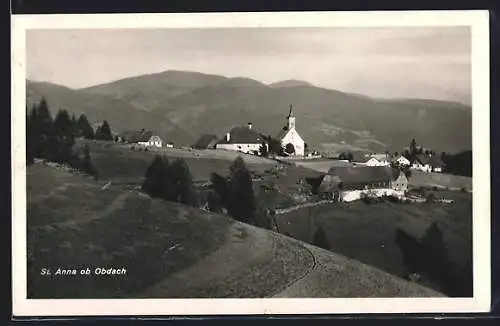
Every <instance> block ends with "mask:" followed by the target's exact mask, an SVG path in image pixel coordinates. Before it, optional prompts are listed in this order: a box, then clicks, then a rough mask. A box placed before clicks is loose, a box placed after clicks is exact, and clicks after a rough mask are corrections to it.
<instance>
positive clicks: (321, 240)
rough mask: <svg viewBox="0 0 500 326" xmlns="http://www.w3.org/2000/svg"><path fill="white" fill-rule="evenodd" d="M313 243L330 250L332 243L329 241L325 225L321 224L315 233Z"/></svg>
mask: <svg viewBox="0 0 500 326" xmlns="http://www.w3.org/2000/svg"><path fill="white" fill-rule="evenodd" d="M313 244H314V245H315V246H317V247H320V248H323V249H326V250H330V244H329V243H328V239H327V238H326V235H325V231H324V230H323V227H322V226H320V227H319V228H318V230H316V233H314V240H313Z"/></svg>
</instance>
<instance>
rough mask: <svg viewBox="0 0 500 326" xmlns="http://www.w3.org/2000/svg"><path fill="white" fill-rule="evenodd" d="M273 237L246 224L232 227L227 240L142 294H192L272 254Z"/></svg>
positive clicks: (173, 295)
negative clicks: (208, 253) (210, 252)
mask: <svg viewBox="0 0 500 326" xmlns="http://www.w3.org/2000/svg"><path fill="white" fill-rule="evenodd" d="M272 246H273V239H272V237H271V236H270V233H269V232H265V231H264V230H257V232H248V229H247V228H246V227H244V226H243V225H242V224H239V223H235V224H234V225H232V226H231V227H230V229H229V235H228V239H227V243H226V244H225V245H224V246H222V247H221V248H219V249H218V250H217V251H215V252H214V253H212V254H210V255H209V256H207V257H205V258H204V259H202V260H201V261H200V262H198V263H197V264H195V265H193V266H191V267H189V268H187V269H185V270H182V271H180V272H178V273H175V274H173V275H171V276H169V277H167V278H166V279H165V280H164V281H162V282H160V283H158V284H155V285H154V286H152V287H150V288H148V289H146V290H145V291H144V292H143V293H142V295H141V297H148V298H151V297H153V298H154V297H185V298H187V297H190V296H192V295H196V293H199V292H200V291H202V290H200V289H203V288H205V287H207V285H209V284H213V283H216V282H218V281H220V280H225V279H227V278H229V277H230V276H231V275H235V274H238V273H241V271H242V270H243V269H245V268H246V267H247V266H248V265H250V264H252V263H255V262H257V261H259V260H262V259H267V258H270V257H268V256H269V248H272Z"/></svg>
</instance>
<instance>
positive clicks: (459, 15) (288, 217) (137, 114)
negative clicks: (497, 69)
mask: <svg viewBox="0 0 500 326" xmlns="http://www.w3.org/2000/svg"><path fill="white" fill-rule="evenodd" d="M488 23H489V22H488V13H487V12H486V11H419V12H410V11H408V12H307V13H306V12H294V13H291V12H289V13H284V12H282V13H278V12H277V13H192V14H120V15H104V14H102V15H97V14H92V15H22V16H21V15H19V16H16V15H14V16H13V17H12V85H13V87H12V90H13V91H12V93H13V94H12V108H11V112H12V198H13V202H12V221H13V223H12V227H13V229H12V231H13V253H12V254H13V309H14V311H13V313H14V315H15V316H32V315H36V316H69V315H75V316H83V315H135V316H138V315H211V314H223V315H232V314H246V315H248V314H319V313H321V314H328V313H361V314H362V313H415V312H418V313H426V312H429V313H442V312H443V313H444V312H483V311H488V310H489V306H490V292H491V290H490V273H491V271H490V268H491V267H490V190H489V187H490V174H489V171H490V169H489V165H490V154H489V151H490V147H489V145H490V140H489V110H490V105H489V77H488V76H489V45H488V44H489V27H488Z"/></svg>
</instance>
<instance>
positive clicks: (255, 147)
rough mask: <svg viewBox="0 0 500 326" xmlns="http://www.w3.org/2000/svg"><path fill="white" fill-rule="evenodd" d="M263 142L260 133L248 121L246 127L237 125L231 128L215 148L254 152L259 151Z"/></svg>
mask: <svg viewBox="0 0 500 326" xmlns="http://www.w3.org/2000/svg"><path fill="white" fill-rule="evenodd" d="M263 143H265V141H264V139H263V138H262V136H261V134H260V133H259V132H257V131H256V130H254V129H253V128H252V123H248V125H247V126H246V127H245V126H239V127H234V128H233V129H231V131H229V132H228V133H226V136H225V137H224V138H223V139H222V140H220V141H219V142H217V144H216V145H215V148H217V149H225V150H231V151H239V152H243V153H248V154H255V153H258V152H259V149H260V146H261V145H262V144H263ZM266 146H267V144H266Z"/></svg>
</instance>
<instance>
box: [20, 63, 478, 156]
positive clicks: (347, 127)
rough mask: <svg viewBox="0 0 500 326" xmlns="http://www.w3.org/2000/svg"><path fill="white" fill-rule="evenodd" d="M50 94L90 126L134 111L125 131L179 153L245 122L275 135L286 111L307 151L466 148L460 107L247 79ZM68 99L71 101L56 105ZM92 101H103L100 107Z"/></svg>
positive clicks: (125, 83) (133, 83)
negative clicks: (156, 139) (169, 144)
mask: <svg viewBox="0 0 500 326" xmlns="http://www.w3.org/2000/svg"><path fill="white" fill-rule="evenodd" d="M27 86H28V96H29V94H32V93H35V94H37V95H44V92H48V91H49V90H47V89H44V88H41V87H40V86H39V85H37V84H30V83H28V85H27ZM50 91H51V93H50V94H49V95H50V96H51V99H49V105H50V104H51V102H54V104H55V105H56V107H57V106H58V104H59V103H60V102H62V104H65V106H67V108H68V110H86V111H88V112H89V118H92V119H98V118H94V117H93V116H94V115H96V116H99V117H102V116H104V115H109V118H108V119H109V120H110V122H111V124H112V125H113V123H114V124H116V125H117V126H118V125H121V124H122V120H120V119H119V118H120V117H119V116H118V115H119V114H117V113H116V112H119V111H120V110H122V111H125V112H126V114H127V115H128V113H129V112H130V111H131V109H135V110H136V111H137V112H136V113H131V114H132V115H131V116H132V117H135V116H137V117H138V119H133V120H138V121H139V122H133V126H136V125H139V124H142V127H144V128H146V129H159V130H162V131H163V130H168V129H169V128H170V130H171V131H170V130H168V132H165V133H166V136H168V137H170V138H172V137H174V135H177V134H176V133H178V136H175V137H176V138H177V139H179V140H178V141H176V142H179V143H181V144H183V145H191V144H192V142H193V141H194V140H192V139H196V138H198V137H199V136H200V135H201V134H204V133H209V134H217V135H220V134H223V133H224V132H226V131H227V130H228V129H229V128H231V127H233V126H236V125H241V124H246V123H247V122H248V121H252V122H253V124H254V126H255V127H256V128H258V129H259V130H261V131H262V132H263V133H266V134H271V135H276V134H277V133H278V132H279V130H280V128H281V127H282V125H283V123H284V122H285V120H284V119H285V116H286V114H287V111H288V108H289V105H290V104H293V105H294V113H295V115H296V116H297V129H298V131H299V132H300V134H301V135H303V137H304V138H305V139H306V141H307V142H308V143H309V144H311V145H313V144H321V143H327V144H330V145H329V147H336V146H337V145H338V144H345V145H347V146H352V147H353V148H361V149H365V150H373V151H383V150H386V149H388V150H389V151H391V152H392V151H397V150H400V149H401V148H403V147H404V146H406V145H407V144H408V143H409V141H411V139H412V138H416V139H418V141H419V142H421V143H424V144H426V146H428V147H430V148H432V149H434V150H435V151H436V152H441V151H446V152H449V153H453V152H458V151H462V150H467V149H470V148H471V147H472V141H471V139H472V124H471V111H472V110H471V109H470V107H468V106H465V105H462V104H459V103H453V102H445V101H434V100H419V99H397V100H382V99H373V98H370V97H365V96H360V95H357V94H349V93H344V92H341V91H337V90H331V89H325V88H320V87H316V86H313V85H311V84H310V83H308V82H302V81H294V80H288V81H283V82H278V83H274V84H271V85H269V86H266V85H265V84H263V83H261V82H259V81H256V80H252V79H249V78H228V77H224V76H217V75H207V74H201V73H196V72H183V71H165V72H161V73H157V74H150V75H143V76H137V77H130V78H126V79H122V80H118V81H115V82H110V83H106V84H102V85H96V86H93V87H89V88H84V89H78V90H69V91H68V89H65V91H64V92H61V93H59V92H56V91H55V90H54V89H51V90H50ZM70 93H71V95H70ZM47 96H48V95H47ZM70 97H74V99H72V100H66V101H62V100H61V98H63V99H69V98H70ZM82 97H83V99H82ZM92 98H95V99H94V100H91V99H92ZM82 101H83V102H84V103H89V102H90V103H92V101H97V103H94V108H93V109H91V108H90V107H89V105H87V104H86V105H81V104H78V103H81V102H82ZM100 101H105V103H106V106H105V105H100ZM118 104H119V105H118ZM71 106H74V107H75V108H71ZM118 106H119V107H120V108H123V109H119V108H118ZM79 107H82V108H81V109H80V108H79ZM103 107H113V108H115V109H109V108H106V110H105V109H103ZM104 111H106V112H105V113H104ZM108 111H109V112H108ZM122 116H125V115H122ZM145 117H147V118H145ZM127 120H132V119H127ZM130 124H132V122H130V123H129V125H130ZM455 130H460V131H461V132H460V133H455V132H454V131H455Z"/></svg>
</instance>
